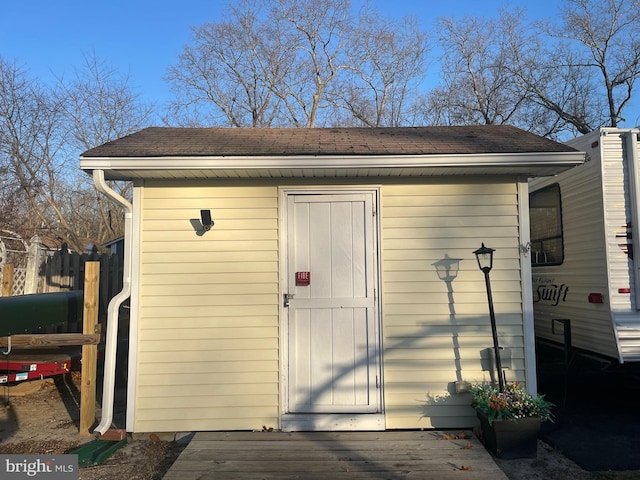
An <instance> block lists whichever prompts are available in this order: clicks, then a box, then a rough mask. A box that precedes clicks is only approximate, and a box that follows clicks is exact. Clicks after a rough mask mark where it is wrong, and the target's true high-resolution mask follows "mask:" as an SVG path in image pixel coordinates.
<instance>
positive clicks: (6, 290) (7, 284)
mask: <svg viewBox="0 0 640 480" xmlns="http://www.w3.org/2000/svg"><path fill="white" fill-rule="evenodd" d="M12 293H13V264H11V263H5V264H4V267H2V296H3V297H10V296H11V295H12Z"/></svg>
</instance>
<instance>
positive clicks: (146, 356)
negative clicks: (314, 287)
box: [134, 179, 525, 432]
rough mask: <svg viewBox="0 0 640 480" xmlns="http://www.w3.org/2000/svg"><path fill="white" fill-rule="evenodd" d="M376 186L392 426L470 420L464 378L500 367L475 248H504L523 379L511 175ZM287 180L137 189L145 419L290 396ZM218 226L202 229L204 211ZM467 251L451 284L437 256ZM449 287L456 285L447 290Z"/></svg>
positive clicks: (200, 426) (233, 425) (139, 420)
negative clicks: (282, 188) (284, 319)
mask: <svg viewBox="0 0 640 480" xmlns="http://www.w3.org/2000/svg"><path fill="white" fill-rule="evenodd" d="M443 182H444V180H443V179H434V180H426V181H425V183H424V184H422V185H409V184H403V185H384V186H382V187H381V188H380V198H381V204H380V209H379V212H380V215H379V218H380V221H381V238H380V245H381V257H382V264H381V269H380V270H381V275H382V285H381V286H382V341H383V366H384V394H385V397H384V405H385V412H386V417H387V421H386V424H387V427H388V428H419V427H424V428H431V427H441V428H452V427H459V426H460V427H462V426H470V425H472V424H474V423H475V420H474V417H473V411H472V410H471V408H470V407H469V406H468V404H469V397H468V394H462V395H457V394H455V393H453V392H454V382H455V381H457V380H466V381H470V382H474V381H481V380H484V379H488V378H489V374H488V372H483V370H482V367H481V352H482V351H483V350H485V349H487V348H490V347H491V346H492V339H491V329H490V323H489V315H488V306H487V297H486V291H485V284H484V277H483V275H482V273H481V272H480V271H479V270H478V267H477V264H476V262H475V258H474V256H473V253H472V252H473V251H474V250H475V249H477V248H478V247H480V244H481V242H485V244H486V245H487V246H490V247H493V248H495V249H496V255H495V262H494V269H493V271H492V272H491V281H492V287H493V294H494V302H495V310H496V315H497V321H498V328H499V333H500V341H501V345H502V346H504V347H509V348H511V354H512V363H511V364H510V365H508V366H509V367H511V369H510V370H509V371H508V379H509V380H521V381H522V380H524V357H525V354H524V342H523V325H522V322H523V315H522V303H521V302H522V299H521V279H520V270H519V269H520V255H519V249H518V244H519V242H518V208H517V190H516V184H515V182H498V181H496V182H495V183H493V184H489V185H485V184H483V183H481V182H477V183H474V182H470V183H463V182H462V181H461V183H455V182H450V183H446V182H444V183H443ZM277 204H278V191H277V187H275V186H261V187H259V186H256V187H247V186H244V187H243V186H239V187H229V186H225V187H214V186H211V185H207V184H206V183H197V184H194V183H193V182H189V183H188V184H187V183H184V184H182V183H180V182H174V183H173V184H171V183H159V182H156V183H149V184H147V185H145V188H144V189H143V190H142V201H141V208H142V224H141V257H140V258H141V263H140V265H139V268H140V282H141V283H140V295H139V298H138V302H139V305H140V318H139V328H138V338H139V343H138V370H137V379H136V381H137V390H136V392H135V395H136V405H135V406H136V410H135V416H134V431H137V432H145V431H146V432H148V431H178V430H183V431H189V430H245V429H260V428H262V426H263V425H268V426H277V425H278V415H279V413H280V406H281V404H282V401H281V399H280V398H279V391H280V381H281V380H282V378H281V375H282V373H281V372H279V360H280V352H279V349H278V346H279V338H278V335H279V323H278V314H279V301H280V298H279V296H278V278H279V272H278V258H279V254H278V246H279V243H278V208H277ZM201 208H209V209H211V212H212V216H213V218H214V220H215V222H216V223H215V226H214V227H213V228H212V230H211V231H209V232H207V233H205V234H204V235H198V234H197V232H196V231H195V230H194V227H193V225H192V221H193V223H197V220H198V219H199V214H200V209H201ZM445 256H448V257H449V258H459V259H461V261H460V272H459V274H458V276H457V278H456V279H455V280H454V281H453V282H452V283H451V284H450V285H447V284H446V283H444V282H443V281H441V280H439V279H438V276H437V274H436V271H435V267H434V266H433V264H434V263H435V262H437V261H438V260H442V259H443V258H445ZM448 287H450V289H448Z"/></svg>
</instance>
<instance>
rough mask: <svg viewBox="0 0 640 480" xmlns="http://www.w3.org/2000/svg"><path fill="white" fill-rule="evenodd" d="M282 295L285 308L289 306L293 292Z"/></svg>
mask: <svg viewBox="0 0 640 480" xmlns="http://www.w3.org/2000/svg"><path fill="white" fill-rule="evenodd" d="M282 297H283V298H284V302H283V305H284V307H285V308H287V307H288V306H289V302H290V301H291V299H292V298H293V293H285V294H284V295H283V296H282Z"/></svg>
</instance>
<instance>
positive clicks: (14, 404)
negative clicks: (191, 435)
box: [0, 372, 186, 480]
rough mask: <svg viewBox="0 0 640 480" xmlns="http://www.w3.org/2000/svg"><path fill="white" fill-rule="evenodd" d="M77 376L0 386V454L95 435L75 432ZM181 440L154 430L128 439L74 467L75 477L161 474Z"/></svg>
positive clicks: (43, 449)
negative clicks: (102, 457)
mask: <svg viewBox="0 0 640 480" xmlns="http://www.w3.org/2000/svg"><path fill="white" fill-rule="evenodd" d="M79 382H80V376H79V374H78V373H76V372H74V373H72V374H71V375H68V376H66V378H63V377H58V378H57V379H56V381H55V382H54V381H53V380H52V379H45V380H35V381H30V382H25V383H22V384H19V385H18V386H12V387H7V386H0V402H1V403H0V407H2V408H0V454H13V453H20V454H26V453H33V454H45V453H49V454H62V453H67V452H69V451H70V450H71V449H74V448H77V447H78V446H81V445H84V444H87V443H89V442H91V441H93V440H94V439H95V437H93V436H92V435H80V434H79V431H78V419H79V415H80V412H79V404H78V398H77V395H76V393H77V391H78V388H79V385H80V383H79ZM185 446H186V444H184V443H181V442H176V441H167V440H165V439H163V438H160V437H159V436H158V435H149V436H147V437H137V436H136V438H133V439H131V438H130V439H129V441H128V443H127V445H126V446H125V447H123V448H122V449H120V450H118V451H117V452H115V453H114V454H113V455H112V456H111V457H109V458H108V459H107V460H106V461H105V462H104V463H103V464H101V465H96V466H90V467H84V468H81V469H80V473H79V479H80V480H106V479H109V480H111V479H113V478H123V479H125V478H126V479H131V480H156V479H161V478H162V477H163V476H164V474H165V473H166V472H167V470H168V469H169V467H171V465H172V464H173V462H174V461H175V459H176V458H178V455H179V454H180V452H181V451H182V450H183V449H184V447H185Z"/></svg>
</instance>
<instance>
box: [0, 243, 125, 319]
mask: <svg viewBox="0 0 640 480" xmlns="http://www.w3.org/2000/svg"><path fill="white" fill-rule="evenodd" d="M88 261H95V262H99V264H100V270H99V271H100V278H99V283H100V292H99V295H100V309H99V316H100V320H104V319H105V318H106V308H107V305H108V303H109V300H111V299H112V298H113V297H114V296H115V295H116V294H117V293H118V292H119V291H120V290H122V275H123V258H122V256H121V255H118V254H104V253H103V254H100V253H98V252H97V251H96V250H95V249H94V250H93V251H92V252H90V253H82V254H80V253H77V252H70V251H69V250H68V248H66V247H64V246H63V248H62V249H60V250H48V249H45V248H43V247H42V244H40V243H39V242H38V241H37V240H36V241H33V239H32V242H31V244H30V245H29V251H28V256H27V261H26V264H25V266H20V267H15V266H14V265H12V264H5V265H3V266H2V272H1V274H2V275H1V278H2V291H1V293H0V295H1V296H13V295H26V294H31V293H52V292H64V291H70V290H83V289H84V284H85V264H86V262H88ZM70 328H74V326H70Z"/></svg>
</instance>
